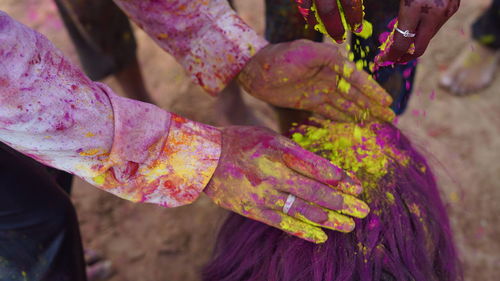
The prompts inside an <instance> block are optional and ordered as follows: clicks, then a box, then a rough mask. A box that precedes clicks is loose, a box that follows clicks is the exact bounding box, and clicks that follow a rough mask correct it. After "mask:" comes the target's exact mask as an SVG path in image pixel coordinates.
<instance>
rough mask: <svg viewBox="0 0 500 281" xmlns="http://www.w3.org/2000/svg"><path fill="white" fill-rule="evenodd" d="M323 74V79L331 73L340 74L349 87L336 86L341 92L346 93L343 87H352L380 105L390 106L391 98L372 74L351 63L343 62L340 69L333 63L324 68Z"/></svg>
mask: <svg viewBox="0 0 500 281" xmlns="http://www.w3.org/2000/svg"><path fill="white" fill-rule="evenodd" d="M325 75H326V77H325V79H328V78H327V77H332V76H333V75H340V76H341V77H342V78H343V79H344V80H345V82H346V83H347V84H348V85H349V87H346V86H342V87H338V88H339V90H341V92H342V90H344V93H346V91H345V88H349V89H350V88H353V87H354V88H356V89H357V90H358V91H359V92H360V93H362V94H363V95H364V96H366V97H368V98H369V99H370V100H372V101H373V102H374V103H376V104H378V105H380V106H390V105H391V104H392V98H391V96H390V95H389V94H388V93H387V92H386V91H385V89H384V88H382V87H381V86H380V85H379V84H378V83H377V81H375V79H373V77H372V76H370V75H369V74H368V73H366V72H365V71H363V70H358V69H356V67H355V66H354V65H353V64H351V63H344V66H343V67H342V69H340V68H339V67H335V65H332V66H330V68H328V69H326V68H325ZM330 80H331V78H330ZM339 85H340V83H339ZM340 86H341V85H340Z"/></svg>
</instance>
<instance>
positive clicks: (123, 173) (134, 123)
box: [91, 84, 221, 207]
mask: <svg viewBox="0 0 500 281" xmlns="http://www.w3.org/2000/svg"><path fill="white" fill-rule="evenodd" d="M101 87H102V88H103V89H104V90H105V91H106V86H105V85H103V84H101ZM108 96H109V97H110V100H111V103H112V105H113V116H114V123H115V131H114V138H113V145H112V148H111V152H110V155H109V158H108V163H106V164H105V165H103V167H102V169H101V171H100V172H99V173H98V175H97V176H95V177H94V178H92V179H91V182H93V183H94V184H95V185H97V186H99V187H101V188H102V189H104V190H106V191H108V192H111V193H113V194H115V195H117V196H119V197H121V198H124V199H126V200H130V201H133V202H145V203H153V204H158V205H161V206H164V207H176V206H181V205H186V204H189V203H192V202H193V201H195V200H196V199H197V198H198V196H199V194H200V193H201V192H202V191H203V189H204V188H205V186H206V185H207V184H208V182H209V181H210V179H211V177H212V175H213V173H214V172H215V169H216V168H217V165H218V161H219V157H220V153H221V132H220V130H218V129H217V128H215V127H211V126H208V125H204V124H201V123H197V122H194V121H190V120H187V119H185V118H183V117H180V116H177V115H175V114H171V113H168V112H166V111H164V110H162V109H160V108H158V107H156V106H154V105H150V104H146V103H139V102H137V101H132V100H129V99H126V98H122V97H119V96H116V95H114V94H109V93H108Z"/></svg>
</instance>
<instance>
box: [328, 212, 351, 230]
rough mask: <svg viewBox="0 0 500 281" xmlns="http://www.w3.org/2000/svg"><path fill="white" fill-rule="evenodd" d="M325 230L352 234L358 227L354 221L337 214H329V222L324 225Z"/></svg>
mask: <svg viewBox="0 0 500 281" xmlns="http://www.w3.org/2000/svg"><path fill="white" fill-rule="evenodd" d="M323 226H324V227H325V228H328V229H331V230H335V231H340V232H351V231H353V230H354V227H355V226H356V225H355V223H354V220H353V219H351V218H349V217H346V216H344V215H341V214H339V213H336V212H329V213H328V221H327V222H325V223H324V224H323Z"/></svg>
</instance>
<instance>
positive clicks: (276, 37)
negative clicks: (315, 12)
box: [265, 0, 417, 115]
mask: <svg viewBox="0 0 500 281" xmlns="http://www.w3.org/2000/svg"><path fill="white" fill-rule="evenodd" d="M364 3H365V13H366V14H365V18H366V19H367V20H368V21H370V22H371V23H372V24H373V36H372V37H370V38H368V39H363V38H360V37H358V36H353V37H352V41H351V50H352V52H353V53H354V56H355V61H358V60H360V59H363V60H367V61H373V60H374V58H375V56H376V55H377V53H378V46H380V42H379V36H380V34H381V33H383V32H387V31H390V30H389V28H388V25H389V23H390V22H391V21H392V20H393V19H394V18H396V17H397V14H398V10H399V1H398V0H384V1H380V0H366V1H364ZM265 35H266V39H267V40H269V42H271V43H279V42H288V41H293V40H297V39H304V38H305V39H310V40H313V41H316V42H321V41H322V40H323V36H322V35H321V34H320V33H318V32H315V31H311V30H307V29H305V28H304V19H303V18H302V16H301V15H300V13H299V11H298V9H297V7H296V5H295V4H294V3H293V1H290V0H266V31H265ZM367 48H368V52H367V51H366V50H367ZM361 51H363V52H365V56H362V55H361ZM416 65H417V63H416V61H413V62H410V63H408V64H406V65H396V66H394V67H392V66H390V67H384V68H382V69H379V70H378V71H377V73H375V80H377V82H379V83H380V84H381V85H382V87H384V88H385V89H386V90H387V91H388V92H389V94H391V96H392V97H393V99H394V103H393V104H392V106H391V108H392V109H393V110H394V112H395V113H396V114H398V115H399V114H402V113H403V112H404V111H405V109H406V106H407V104H408V101H409V97H410V94H411V92H412V90H413V83H414V80H415V71H416ZM365 70H366V71H368V72H369V73H371V72H370V70H369V69H368V65H367V66H366V67H365Z"/></svg>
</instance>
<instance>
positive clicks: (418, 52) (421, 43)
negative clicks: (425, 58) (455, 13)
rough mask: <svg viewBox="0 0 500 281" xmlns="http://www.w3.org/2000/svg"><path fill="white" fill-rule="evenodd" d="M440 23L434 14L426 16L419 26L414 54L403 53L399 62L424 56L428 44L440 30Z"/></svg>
mask: <svg viewBox="0 0 500 281" xmlns="http://www.w3.org/2000/svg"><path fill="white" fill-rule="evenodd" d="M440 25H441V24H440V22H438V21H436V18H435V17H434V16H432V15H431V16H426V17H424V18H423V19H422V21H421V22H420V24H419V26H418V32H417V33H416V36H415V51H414V52H413V54H405V55H403V56H402V57H401V58H400V60H399V63H407V62H409V61H412V60H414V59H416V58H418V57H420V56H422V55H423V54H424V53H425V50H426V49H427V46H429V43H430V41H431V39H432V38H433V37H434V36H435V35H436V33H437V30H439V27H440Z"/></svg>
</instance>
